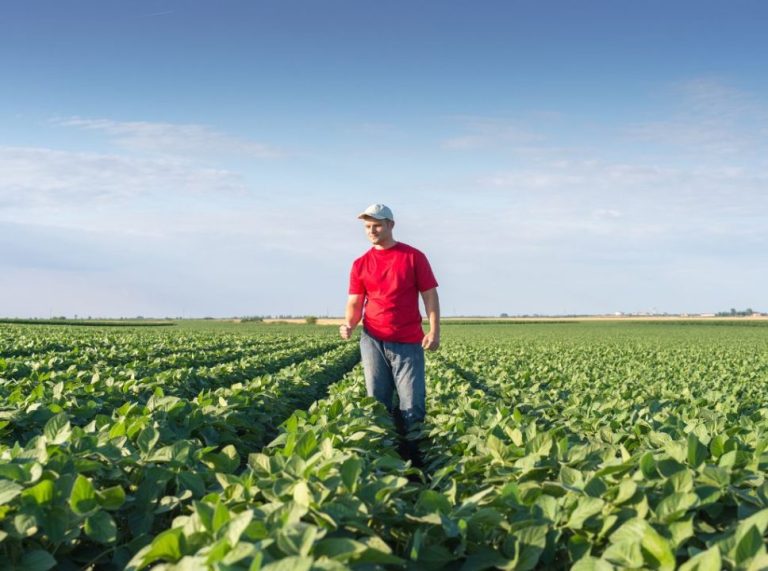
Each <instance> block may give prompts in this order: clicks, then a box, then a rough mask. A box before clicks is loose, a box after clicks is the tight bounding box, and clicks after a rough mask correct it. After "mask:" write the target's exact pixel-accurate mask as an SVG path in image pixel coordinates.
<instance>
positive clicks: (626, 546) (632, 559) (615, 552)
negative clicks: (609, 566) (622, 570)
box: [603, 541, 643, 569]
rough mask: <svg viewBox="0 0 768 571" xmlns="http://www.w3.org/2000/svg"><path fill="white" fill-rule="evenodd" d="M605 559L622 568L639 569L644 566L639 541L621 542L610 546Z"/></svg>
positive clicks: (605, 553) (604, 553)
mask: <svg viewBox="0 0 768 571" xmlns="http://www.w3.org/2000/svg"><path fill="white" fill-rule="evenodd" d="M603 559H605V560H606V561H610V562H611V563H614V564H616V565H620V566H622V567H629V568H630V569H637V568H639V567H642V566H643V554H642V552H641V551H640V542H639V541H619V542H618V543H613V544H611V545H609V546H608V548H607V549H606V550H605V551H604V552H603Z"/></svg>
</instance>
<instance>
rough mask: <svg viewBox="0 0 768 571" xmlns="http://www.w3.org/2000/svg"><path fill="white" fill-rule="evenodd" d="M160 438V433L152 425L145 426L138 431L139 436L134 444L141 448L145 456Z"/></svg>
mask: <svg viewBox="0 0 768 571" xmlns="http://www.w3.org/2000/svg"><path fill="white" fill-rule="evenodd" d="M159 439H160V433H159V432H158V431H157V430H155V429H154V428H153V427H152V426H147V427H146V428H145V429H144V430H142V431H141V432H140V433H139V437H138V438H137V439H136V444H137V445H138V447H139V450H141V453H142V454H143V455H144V456H147V455H148V454H149V453H150V452H151V451H152V449H153V448H154V447H155V444H157V441H158V440H159Z"/></svg>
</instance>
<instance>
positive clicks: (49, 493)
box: [22, 480, 54, 506]
mask: <svg viewBox="0 0 768 571" xmlns="http://www.w3.org/2000/svg"><path fill="white" fill-rule="evenodd" d="M53 493H54V485H53V481H52V480H41V481H40V482H39V483H38V484H36V485H34V486H32V487H31V488H27V489H26V490H24V492H23V493H22V496H24V497H27V498H32V499H33V500H34V501H35V503H36V504H37V505H39V506H40V505H44V504H49V503H50V502H51V501H52V500H53Z"/></svg>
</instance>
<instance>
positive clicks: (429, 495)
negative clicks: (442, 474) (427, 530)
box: [415, 490, 451, 515]
mask: <svg viewBox="0 0 768 571" xmlns="http://www.w3.org/2000/svg"><path fill="white" fill-rule="evenodd" d="M415 509H416V513H417V514H420V515H423V514H430V513H435V512H437V513H443V514H449V513H450V512H451V502H450V501H448V498H446V497H445V496H444V495H443V494H441V493H440V492H436V491H435V490H424V491H423V492H421V494H420V495H419V499H418V501H417V502H416V508H415Z"/></svg>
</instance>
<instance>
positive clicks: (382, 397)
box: [360, 329, 426, 430]
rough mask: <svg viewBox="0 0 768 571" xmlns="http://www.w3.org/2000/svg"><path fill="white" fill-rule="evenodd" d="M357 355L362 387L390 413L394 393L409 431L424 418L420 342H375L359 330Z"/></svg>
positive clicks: (365, 332)
mask: <svg viewBox="0 0 768 571" xmlns="http://www.w3.org/2000/svg"><path fill="white" fill-rule="evenodd" d="M360 356H361V357H362V360H363V370H364V372H365V388H366V390H367V391H368V396H371V397H374V398H375V399H376V400H378V401H379V402H381V403H383V404H384V406H386V407H387V410H388V411H390V412H394V407H393V405H392V399H393V397H394V393H395V391H397V396H398V399H399V401H400V414H401V416H402V418H403V421H404V423H405V428H406V430H409V429H410V428H412V427H413V425H414V424H415V423H417V422H421V421H423V420H424V416H425V415H426V402H425V401H426V387H425V382H424V348H423V347H422V346H421V343H394V342H390V341H379V340H378V339H374V338H373V337H371V336H370V335H369V334H368V332H367V331H366V330H365V329H363V330H362V333H361V335H360Z"/></svg>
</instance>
